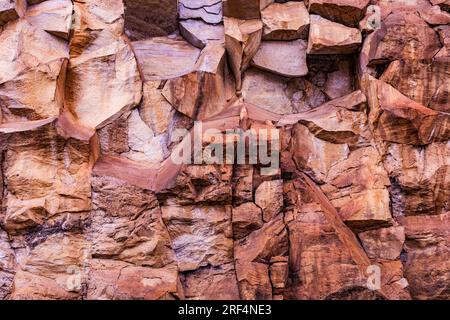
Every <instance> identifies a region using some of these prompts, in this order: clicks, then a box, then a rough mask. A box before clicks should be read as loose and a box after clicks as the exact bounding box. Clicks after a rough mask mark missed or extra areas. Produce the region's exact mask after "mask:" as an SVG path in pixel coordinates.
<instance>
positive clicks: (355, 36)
mask: <svg viewBox="0 0 450 320" xmlns="http://www.w3.org/2000/svg"><path fill="white" fill-rule="evenodd" d="M310 17H311V18H310V19H311V25H310V30H309V39H308V54H348V53H352V52H355V51H357V50H358V47H359V45H360V44H361V41H362V37H361V33H360V31H359V30H358V29H355V28H349V27H346V26H344V25H341V24H338V23H335V22H332V21H330V20H327V19H325V18H322V17H321V16H318V15H311V16H310Z"/></svg>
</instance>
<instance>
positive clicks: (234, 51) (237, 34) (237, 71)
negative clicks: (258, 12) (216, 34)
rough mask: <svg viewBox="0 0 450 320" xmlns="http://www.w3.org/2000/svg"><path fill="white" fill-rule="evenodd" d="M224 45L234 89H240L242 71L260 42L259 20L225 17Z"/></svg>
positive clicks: (261, 27)
mask: <svg viewBox="0 0 450 320" xmlns="http://www.w3.org/2000/svg"><path fill="white" fill-rule="evenodd" d="M224 25H225V46H226V49H227V53H228V60H229V64H230V68H231V71H232V72H233V74H234V78H235V80H236V90H237V91H240V90H241V89H242V73H243V72H244V71H245V70H246V69H247V68H248V66H249V65H250V62H251V60H252V58H253V56H254V55H255V54H256V52H257V51H258V48H259V45H260V44H261V38H262V30H263V25H262V23H261V20H238V19H235V18H225V19H224Z"/></svg>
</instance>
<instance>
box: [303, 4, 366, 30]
mask: <svg viewBox="0 0 450 320" xmlns="http://www.w3.org/2000/svg"><path fill="white" fill-rule="evenodd" d="M308 3H309V5H308V9H309V12H311V13H315V14H318V15H321V16H322V17H324V18H326V19H329V20H332V21H335V22H338V23H342V24H345V25H347V26H357V25H358V22H359V21H360V20H361V19H362V17H363V16H364V12H365V9H366V8H367V6H368V5H369V3H370V0H309V1H308Z"/></svg>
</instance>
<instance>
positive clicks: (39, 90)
mask: <svg viewBox="0 0 450 320" xmlns="http://www.w3.org/2000/svg"><path fill="white" fill-rule="evenodd" d="M0 44H2V46H3V47H4V48H5V50H2V52H1V53H0V61H1V63H0V65H1V66H0V101H1V102H0V105H1V109H2V113H3V114H2V117H3V122H15V121H20V120H22V121H23V120H38V119H44V118H50V117H54V116H58V115H59V114H60V110H61V109H62V106H63V91H64V81H65V70H66V66H67V58H68V57H69V48H68V45H67V43H66V42H64V41H63V40H61V39H59V38H56V37H54V36H52V35H50V34H48V33H46V32H44V31H42V30H39V29H37V28H35V27H34V26H32V25H30V24H29V23H28V22H27V21H25V20H22V19H21V20H17V21H14V22H12V23H10V24H8V25H7V26H5V28H4V30H3V31H2V32H1V33H0ZM13 57H17V58H13Z"/></svg>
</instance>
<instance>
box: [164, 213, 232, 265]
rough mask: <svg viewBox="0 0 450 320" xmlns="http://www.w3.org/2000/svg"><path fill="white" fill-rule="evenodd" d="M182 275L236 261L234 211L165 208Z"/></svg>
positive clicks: (165, 216)
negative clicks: (232, 215)
mask: <svg viewBox="0 0 450 320" xmlns="http://www.w3.org/2000/svg"><path fill="white" fill-rule="evenodd" d="M161 210H162V218H163V221H164V224H165V225H166V226H167V229H168V230H169V234H170V237H171V239H172V248H173V250H174V251H175V256H176V260H177V263H178V268H179V270H180V271H191V270H197V269H198V268H200V267H204V266H207V265H212V266H219V265H221V264H224V263H229V262H231V261H232V259H233V240H232V237H233V234H232V228H231V227H232V225H231V207H229V206H198V207H195V206H186V207H176V206H171V207H162V208H161Z"/></svg>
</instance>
